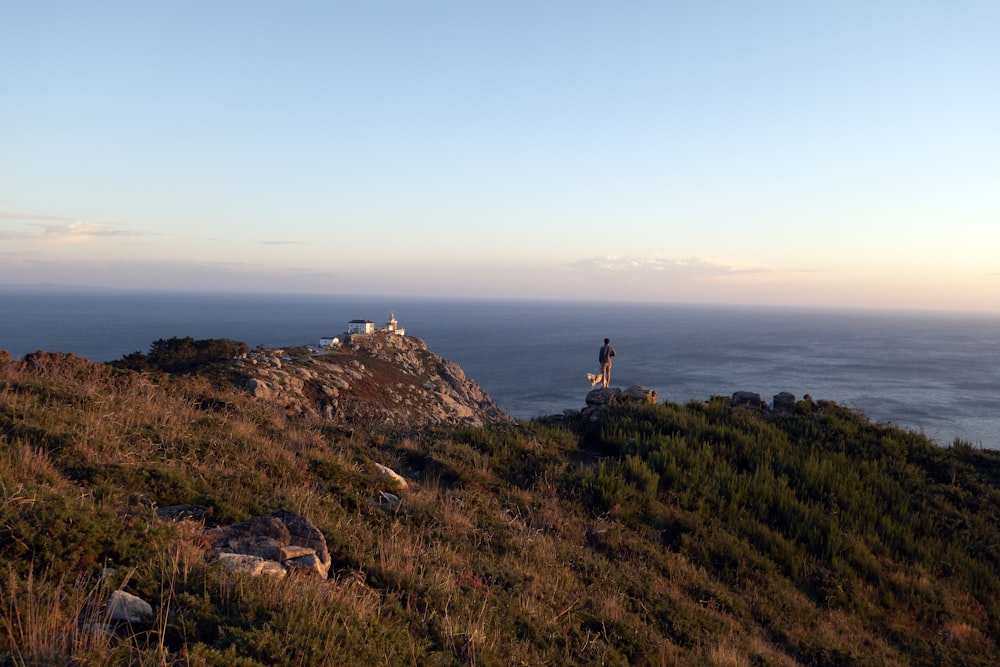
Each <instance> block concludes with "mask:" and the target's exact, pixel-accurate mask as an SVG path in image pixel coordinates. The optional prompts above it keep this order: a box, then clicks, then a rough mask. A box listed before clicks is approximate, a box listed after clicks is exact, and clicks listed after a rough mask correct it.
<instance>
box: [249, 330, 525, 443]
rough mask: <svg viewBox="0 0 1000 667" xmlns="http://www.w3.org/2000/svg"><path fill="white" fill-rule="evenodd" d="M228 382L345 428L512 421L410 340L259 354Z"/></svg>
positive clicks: (375, 336)
mask: <svg viewBox="0 0 1000 667" xmlns="http://www.w3.org/2000/svg"><path fill="white" fill-rule="evenodd" d="M231 379H232V381H233V382H234V383H235V384H236V385H237V386H240V387H242V388H244V389H245V390H246V391H248V392H249V393H250V394H252V395H253V396H255V397H257V398H259V399H261V400H265V401H269V402H273V403H277V404H279V405H281V406H282V407H284V408H285V410H286V412H287V413H288V414H290V415H296V414H297V415H303V416H310V417H315V418H320V419H323V420H324V421H325V422H328V423H333V424H338V425H344V426H363V427H373V426H387V427H391V428H397V429H410V428H422V427H426V426H434V425H443V424H450V425H458V424H465V425H470V426H482V425H485V424H492V423H502V422H510V421H511V418H510V417H509V416H508V415H507V414H506V413H505V412H504V411H503V410H502V409H501V408H500V406H498V405H497V404H496V403H495V402H494V401H493V399H492V398H490V397H489V395H488V394H487V393H486V392H485V391H483V389H482V388H481V387H480V386H479V385H478V384H476V383H475V382H474V381H473V380H471V379H470V378H468V377H466V375H465V373H464V372H463V371H462V368H461V367H460V366H459V365H458V364H456V363H455V362H453V361H448V360H446V359H443V358H442V357H440V356H438V355H437V354H434V353H433V352H431V351H430V350H428V349H427V345H426V344H425V343H424V342H423V341H422V340H420V339H419V338H415V337H413V336H397V335H394V334H391V333H387V332H377V333H372V334H367V335H364V336H353V337H351V339H350V342H348V343H346V344H344V345H343V346H341V347H338V348H335V349H332V350H330V351H328V352H324V353H320V354H308V355H292V354H287V353H286V352H285V351H284V350H268V351H262V350H257V351H255V352H253V353H251V354H249V355H247V358H246V359H239V360H237V361H235V362H233V366H232V370H231Z"/></svg>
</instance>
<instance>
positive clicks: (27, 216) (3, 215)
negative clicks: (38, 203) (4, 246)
mask: <svg viewBox="0 0 1000 667" xmlns="http://www.w3.org/2000/svg"><path fill="white" fill-rule="evenodd" d="M0 220H51V221H62V220H69V218H64V217H62V216H58V215H45V214H43V213H20V212H18V211H0Z"/></svg>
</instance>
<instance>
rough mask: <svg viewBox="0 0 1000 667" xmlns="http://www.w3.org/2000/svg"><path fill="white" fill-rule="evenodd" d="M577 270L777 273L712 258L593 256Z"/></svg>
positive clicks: (724, 274) (708, 274)
mask: <svg viewBox="0 0 1000 667" xmlns="http://www.w3.org/2000/svg"><path fill="white" fill-rule="evenodd" d="M572 266H573V268H575V269H577V270H579V271H583V272H587V273H605V274H614V275H630V274H631V275H650V274H653V275H674V276H689V277H708V278H711V277H728V276H747V275H765V274H773V273H776V272H777V270H776V269H773V268H770V267H765V266H753V265H740V264H736V263H733V262H724V261H721V260H717V259H712V258H708V257H693V258H685V259H670V258H666V257H659V256H655V255H654V256H652V257H619V256H608V257H591V258H587V259H581V260H579V261H577V262H574V263H573V265H572Z"/></svg>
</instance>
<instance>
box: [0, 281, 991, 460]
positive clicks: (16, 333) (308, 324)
mask: <svg viewBox="0 0 1000 667" xmlns="http://www.w3.org/2000/svg"><path fill="white" fill-rule="evenodd" d="M390 312H394V313H395V314H396V317H397V319H398V320H399V322H400V325H401V326H403V327H405V328H406V330H407V333H408V334H411V335H414V336H418V337H420V338H422V339H423V340H424V341H425V342H426V343H427V345H428V347H429V348H430V349H431V350H432V351H434V352H436V353H438V354H440V355H441V356H443V357H445V358H448V359H452V360H454V361H456V362H458V363H459V364H460V365H461V366H462V368H463V369H464V370H465V372H466V374H467V375H469V376H470V377H471V378H473V379H474V380H476V381H477V382H478V383H479V384H480V385H482V387H483V388H484V389H486V391H487V392H489V393H490V395H491V396H492V397H493V398H494V399H495V400H496V401H497V402H498V403H499V404H500V405H501V406H502V407H503V408H505V409H506V410H507V411H508V412H509V413H510V414H512V415H514V416H515V417H519V418H530V417H534V416H538V415H544V414H551V413H556V412H561V411H562V410H563V409H565V408H573V407H582V406H583V403H584V397H585V396H586V393H587V392H588V391H589V390H590V384H589V383H588V382H587V381H586V379H585V374H586V373H588V372H594V371H596V370H597V350H598V348H599V347H600V345H601V343H602V342H603V339H604V338H605V337H608V338H611V340H612V344H613V345H614V347H615V348H616V350H617V352H618V355H617V356H616V357H615V361H614V367H613V371H612V384H613V385H615V386H622V387H625V386H628V385H632V384H642V385H645V386H647V387H650V388H652V389H656V390H657V391H658V392H659V393H660V397H661V399H668V400H670V401H674V402H680V403H684V402H687V401H688V400H691V399H697V400H702V399H706V398H708V397H710V396H713V395H730V394H732V392H734V391H737V390H747V391H754V392H759V393H760V394H761V396H762V397H764V398H765V400H770V398H771V397H772V396H773V395H774V394H776V393H778V392H780V391H789V392H791V393H793V394H795V396H796V397H797V398H800V397H801V396H802V395H803V394H811V395H812V396H813V397H814V398H823V399H831V400H834V401H837V402H839V403H842V404H845V405H847V406H850V407H852V408H856V409H859V410H861V411H863V412H864V413H865V414H866V415H867V416H868V417H869V418H871V419H873V420H876V421H891V422H894V423H896V424H899V425H901V426H905V427H907V428H911V429H914V430H919V431H921V432H924V433H926V434H927V435H928V436H930V437H931V438H933V439H934V440H935V441H936V442H938V443H940V444H943V445H947V444H951V442H952V441H953V440H954V439H955V438H956V437H958V438H962V439H963V440H966V441H968V442H971V443H973V444H976V445H982V446H984V447H989V448H1000V317H995V316H993V317H991V316H973V315H954V314H927V313H921V314H915V313H878V312H870V311H864V312H847V311H824V310H793V309H778V308H739V307H709V306H686V305H650V304H607V303H603V304H601V303H562V302H525V301H472V300H429V299H414V298H399V299H389V298H385V297H370V298H369V297H343V296H276V295H263V296H251V295H220V294H164V293H155V294H144V293H129V292H113V291H107V292H49V291H34V292H28V291H11V290H6V291H0V349H6V350H7V351H9V352H11V353H12V354H14V355H15V356H20V355H23V354H26V353H28V352H33V351H35V350H38V349H45V350H50V351H60V352H73V353H75V354H78V355H81V356H84V357H87V358H89V359H92V360H94V361H108V360H111V359H116V358H119V357H121V356H122V355H124V354H128V353H130V352H133V351H136V350H141V351H147V350H148V348H149V344H150V343H151V342H153V341H154V340H156V339H158V338H169V337H171V336H182V337H183V336H192V337H194V338H232V339H235V340H242V341H246V342H247V343H249V344H250V345H259V344H262V345H270V346H291V345H301V344H316V343H317V342H318V339H319V337H320V336H323V335H339V334H340V333H341V332H342V331H343V330H344V329H345V328H346V325H347V321H348V320H351V319H355V318H361V319H370V320H374V321H375V322H376V323H377V324H380V325H381V324H383V323H384V322H385V321H386V320H387V319H388V317H389V314H390Z"/></svg>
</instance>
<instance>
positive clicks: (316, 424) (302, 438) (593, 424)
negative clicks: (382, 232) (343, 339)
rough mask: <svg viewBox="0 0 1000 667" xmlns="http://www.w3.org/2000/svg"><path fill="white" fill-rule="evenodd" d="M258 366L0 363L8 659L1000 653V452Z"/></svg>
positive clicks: (523, 661)
mask: <svg viewBox="0 0 1000 667" xmlns="http://www.w3.org/2000/svg"><path fill="white" fill-rule="evenodd" d="M373 340H374V339H373ZM392 344H393V343H390V345H392ZM407 345H409V344H407ZM228 352H229V350H228V349H227V354H225V355H222V356H223V357H228V356H229V355H228ZM261 355H264V356H267V355H266V354H265V353H264V352H259V351H258V353H257V356H256V357H254V355H253V354H252V353H250V352H247V356H246V357H245V358H244V357H243V356H242V354H240V355H238V357H239V361H240V362H241V363H237V362H234V361H233V360H232V359H231V358H227V360H222V361H211V360H208V361H206V360H201V361H199V362H198V363H192V364H189V365H187V366H186V367H185V368H184V369H183V370H181V368H180V367H177V368H175V369H174V371H173V372H169V373H167V372H163V370H164V369H163V368H158V369H157V368H153V367H154V366H156V364H154V363H152V362H153V361H157V358H156V357H155V355H148V356H145V355H139V356H133V357H132V359H130V360H127V361H126V362H124V363H122V364H119V365H118V366H119V367H114V366H111V365H100V364H92V363H90V362H88V361H86V360H83V359H79V358H76V357H73V356H71V355H61V354H54V353H51V354H50V353H41V352H40V353H36V354H34V355H29V356H28V357H26V358H25V359H24V360H22V361H17V362H14V361H11V360H10V359H9V357H7V356H5V355H4V354H3V353H0V492H2V497H0V561H2V563H3V565H4V567H3V571H2V573H0V576H2V577H3V581H2V583H0V656H2V658H0V660H2V662H3V664H12V665H62V664H68V663H70V662H72V663H73V664H80V665H120V664H135V665H161V664H162V665H244V666H251V665H306V664H323V665H348V664H366V665H466V664H474V665H562V664H582V665H588V664H593V665H598V664H603V665H626V664H636V665H645V664H650V665H658V664H662V665H674V664H680V665H859V664H861V665H865V664H869V665H911V664H925V665H995V664H1000V642H998V638H1000V517H998V513H1000V455H998V454H997V452H994V451H990V450H981V449H976V448H973V447H971V446H969V445H968V444H966V443H961V442H958V443H955V444H954V445H953V446H951V447H948V448H942V447H938V446H936V445H934V444H933V443H932V442H930V441H928V440H927V439H926V438H924V437H923V436H921V435H919V434H914V433H911V432H906V431H901V430H898V429H896V428H892V427H885V426H880V425H875V424H872V423H869V422H868V421H867V420H865V419H864V418H863V417H861V416H859V415H857V414H855V413H853V412H851V411H849V410H847V409H845V408H843V407H840V406H837V405H833V404H830V403H822V402H815V403H814V402H812V401H800V402H798V403H797V404H796V405H795V406H794V409H793V410H792V411H790V412H788V413H784V414H774V413H770V412H767V411H760V410H752V409H746V408H742V407H734V406H733V405H732V403H731V401H730V400H729V399H728V398H714V399H712V400H710V401H707V402H705V403H690V404H687V405H677V404H672V403H659V404H651V403H646V402H642V401H629V400H622V401H618V402H616V403H615V404H614V405H609V406H607V407H606V408H604V409H601V410H598V411H596V412H595V411H585V412H581V413H578V414H575V416H569V417H566V418H564V419H560V420H555V419H545V420H535V421H532V422H512V421H510V420H509V419H507V418H506V416H505V415H503V414H502V412H500V411H499V410H498V409H495V405H494V404H493V403H492V401H489V400H488V397H486V396H485V394H482V395H481V394H480V393H477V392H481V390H480V389H478V387H475V385H474V383H473V382H471V380H468V379H467V378H465V377H464V374H461V373H460V369H458V368H457V366H454V365H453V364H449V363H448V362H445V361H444V360H440V358H436V357H435V356H434V355H432V354H431V353H430V352H429V351H427V350H426V348H424V349H419V347H417V348H413V349H410V348H409V347H407V348H406V349H391V350H387V349H386V347H385V345H382V346H381V347H378V348H375V347H372V348H371V349H363V348H357V349H345V350H343V351H342V352H341V353H337V354H333V355H329V356H327V357H309V356H299V355H298V354H296V353H293V352H292V351H289V350H286V351H284V352H283V353H281V354H278V353H275V354H274V355H272V357H271V359H264V358H263V357H262V356H261ZM338 355H340V356H338ZM362 356H363V357H364V358H362ZM150 357H153V359H152V361H151V358H150ZM254 359H256V361H257V363H256V364H254V363H253V361H254ZM274 359H276V360H278V362H279V363H275V362H274V361H273V360H274ZM411 361H412V362H413V363H412V364H411V365H408V363H409V362H411ZM159 362H163V359H162V358H161V359H159ZM130 365H131V366H134V367H137V368H140V367H141V368H144V371H143V372H136V371H134V370H127V369H126V368H125V367H127V366H130ZM362 366H363V367H364V368H363V369H362V368H361V367H362ZM350 369H353V371H354V373H351V372H350ZM276 371H282V373H277V372H276ZM306 371H308V373H307V372H306ZM432 371H433V373H432ZM310 374H311V375H310ZM295 378H297V379H295ZM337 378H342V379H343V380H344V383H345V384H346V386H341V385H340V384H338V383H337V382H335V380H336V379H337ZM299 380H301V385H300V384H299ZM251 381H253V382H251ZM257 383H260V384H257ZM258 387H262V388H261V389H260V390H259V391H258ZM324 387H326V388H334V389H336V393H335V394H334V392H327V391H324V390H323V388H324ZM585 393H586V387H585V386H584V387H583V388H582V389H581V404H582V403H583V400H584V395H585ZM440 395H446V396H447V397H448V400H442V401H438V402H435V401H436V399H434V397H435V396H440ZM333 399H336V402H334V400H333ZM449 401H451V402H453V403H455V406H451V403H449ZM366 406H367V407H366ZM567 407H580V406H567ZM391 471H395V472H396V473H398V474H399V475H400V476H401V477H402V478H403V481H399V480H398V479H397V478H395V477H393V476H391V475H390V474H389V473H390V472H391ZM299 524H303V525H305V529H304V532H301V531H300V533H301V534H306V535H307V536H308V538H309V540H310V545H311V546H309V547H308V548H307V547H306V546H303V543H302V542H301V541H299V542H296V538H295V537H294V536H295V535H296V534H297V530H298V528H297V526H298V527H301V526H299ZM254 526H256V527H265V528H267V530H270V531H271V533H270V534H269V535H270V537H267V539H264V538H263V537H261V535H262V533H255V534H253V535H250V533H246V532H240V531H245V530H248V529H249V528H250V527H254ZM313 528H314V529H315V530H314V531H312V532H310V531H311V529H313ZM275 531H277V532H275ZM281 531H284V533H283V535H284V536H283V537H280V536H277V534H278V533H280V532H281ZM289 534H291V535H293V537H292V538H289ZM276 536H277V537H276ZM279 537H280V539H282V540H284V541H283V542H280V543H279V542H274V540H276V539H279ZM251 538H252V539H251ZM239 540H242V541H243V542H244V543H249V542H253V544H249V546H252V547H254V548H255V549H257V552H255V553H263V552H264V551H263V550H264V548H265V547H266V550H270V551H274V549H272V548H271V545H273V544H279V545H280V549H279V550H280V551H281V552H282V555H281V556H280V558H278V557H276V556H274V557H273V558H277V561H280V562H281V565H280V567H279V566H273V567H272V568H271V570H269V571H271V572H274V573H276V574H273V575H261V576H252V575H251V574H247V573H246V571H244V570H238V569H236V570H234V569H233V568H231V567H230V565H229V564H230V563H231V561H232V560H233V558H235V557H236V556H237V554H231V553H228V552H229V551H234V550H236V547H235V545H236V542H237V541H239ZM268 540H271V541H268ZM220 545H224V546H220ZM242 546H243V547H247V546H248V544H243V545H242ZM230 547H232V548H230ZM275 548H277V547H275ZM245 552H246V550H245V549H244V553H245ZM286 552H287V553H286ZM267 558H272V556H268V557H267ZM267 558H265V559H263V560H267ZM254 559H257V560H254ZM303 559H305V561H308V562H309V563H311V564H317V563H319V564H323V565H324V567H322V568H318V567H317V568H312V567H309V568H306V567H298V566H297V564H300V563H301V562H305V561H304V560H303ZM244 560H245V561H252V562H253V563H257V564H260V563H261V562H263V561H262V560H261V559H260V558H258V557H257V556H250V557H248V558H245V559H244ZM277 561H271V562H277ZM116 591H122V592H123V593H128V594H130V596H132V595H134V596H135V600H138V601H139V602H141V603H142V604H148V607H146V608H143V607H141V606H140V607H139V611H138V612H136V613H135V614H134V615H133V618H132V620H131V621H129V622H124V621H121V622H117V621H115V620H114V619H113V616H114V614H113V611H114V610H115V608H117V607H118V601H120V600H122V599H125V598H126V597H127V596H124V595H122V596H118V594H117V593H115V592H116ZM128 599H130V600H131V599H132V598H131V597H128ZM143 609H145V611H143Z"/></svg>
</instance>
